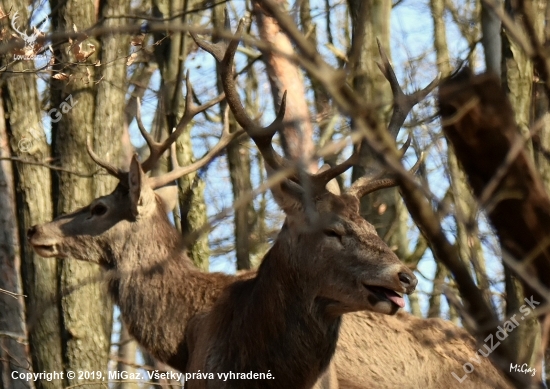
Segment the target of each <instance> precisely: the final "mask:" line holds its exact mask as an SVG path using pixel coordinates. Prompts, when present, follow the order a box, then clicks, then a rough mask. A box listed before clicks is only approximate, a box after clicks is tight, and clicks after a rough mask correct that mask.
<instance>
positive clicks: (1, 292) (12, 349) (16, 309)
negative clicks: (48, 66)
mask: <svg viewBox="0 0 550 389" xmlns="http://www.w3.org/2000/svg"><path fill="white" fill-rule="evenodd" d="M0 117H5V116H4V109H3V106H2V105H0ZM10 155H11V151H10V146H9V142H8V133H7V131H6V122H5V121H1V122H0V158H6V157H10ZM20 247H21V246H20V242H19V234H18V225H17V218H16V203H15V186H14V175H13V169H12V164H11V162H10V161H2V160H0V388H1V389H31V388H34V383H33V382H32V381H27V380H18V379H12V372H16V374H20V373H26V372H28V371H32V362H31V357H30V353H29V348H28V341H27V333H26V331H27V329H26V325H25V302H24V300H23V297H22V296H23V288H22V283H21V251H20ZM8 293H9V294H8Z"/></svg>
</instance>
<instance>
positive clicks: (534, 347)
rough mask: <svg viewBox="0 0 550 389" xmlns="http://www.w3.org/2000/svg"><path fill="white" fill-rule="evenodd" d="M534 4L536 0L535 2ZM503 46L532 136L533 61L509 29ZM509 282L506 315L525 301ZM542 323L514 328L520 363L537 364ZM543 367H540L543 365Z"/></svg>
mask: <svg viewBox="0 0 550 389" xmlns="http://www.w3.org/2000/svg"><path fill="white" fill-rule="evenodd" d="M512 3H513V2H510V1H509V0H506V1H505V8H506V11H507V12H508V14H509V15H510V16H511V17H512V18H513V19H516V21H519V18H518V17H517V15H516V14H515V12H514V9H513V4H512ZM532 3H533V4H534V3H535V2H532ZM516 26H517V28H520V29H521V28H522V26H521V23H519V22H518V23H516ZM502 45H503V66H502V84H503V87H504V89H505V90H506V91H507V93H508V98H509V99H510V102H511V103H512V107H513V108H514V113H515V119H516V123H517V124H518V127H519V131H520V133H521V134H522V135H523V136H525V137H529V131H530V126H531V124H532V119H533V116H532V104H533V101H532V96H533V95H532V93H533V82H534V78H533V77H534V74H533V63H532V62H531V61H530V60H529V58H528V57H527V55H526V54H525V53H524V52H523V50H522V49H520V48H519V47H518V46H517V44H516V43H515V42H514V40H513V39H511V38H510V37H509V36H508V35H507V33H506V31H504V33H503V34H502ZM532 146H533V145H532V143H531V142H528V143H527V148H528V151H529V154H530V155H531V156H533V155H534V154H532V153H533V147H532ZM505 275H506V277H505V281H506V292H507V294H506V295H507V299H506V314H507V315H513V314H514V313H517V312H518V309H519V307H520V306H521V305H522V304H523V297H524V291H523V287H522V286H521V284H520V283H519V281H518V280H517V279H516V277H515V276H514V275H512V273H511V272H509V271H506V272H505ZM540 340H541V339H540V325H539V322H538V320H537V319H536V317H529V318H527V319H526V320H525V322H524V324H522V325H521V326H520V327H519V328H518V330H517V331H514V332H513V333H512V334H511V336H510V340H508V342H511V343H512V345H511V346H512V347H511V349H512V350H515V351H516V355H517V357H516V358H517V361H518V362H517V363H527V364H528V365H529V366H535V363H536V357H537V352H538V350H539V348H540ZM539 370H540V368H539Z"/></svg>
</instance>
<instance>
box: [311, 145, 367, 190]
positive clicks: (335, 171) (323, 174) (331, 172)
mask: <svg viewBox="0 0 550 389" xmlns="http://www.w3.org/2000/svg"><path fill="white" fill-rule="evenodd" d="M360 153H361V147H360V144H359V145H358V146H357V147H356V148H355V150H354V151H353V153H352V154H351V155H350V157H349V158H348V159H346V160H345V161H344V162H342V163H340V164H338V165H336V166H334V167H332V168H330V169H326V170H324V171H321V170H320V171H319V172H318V173H317V174H314V175H312V177H311V180H312V181H313V187H314V188H315V189H317V190H322V188H324V187H325V186H326V184H327V183H328V182H329V181H330V180H332V179H333V178H336V177H338V176H339V175H340V174H342V173H344V172H345V171H346V170H348V169H349V168H350V167H352V166H353V165H356V164H357V163H358V162H359V155H360Z"/></svg>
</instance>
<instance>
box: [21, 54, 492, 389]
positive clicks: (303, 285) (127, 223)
mask: <svg viewBox="0 0 550 389" xmlns="http://www.w3.org/2000/svg"><path fill="white" fill-rule="evenodd" d="M235 47H236V46H235ZM226 69H228V72H227V74H231V69H230V66H226ZM189 91H190V85H189V83H188V98H187V105H186V113H185V115H184V118H182V120H181V122H180V124H179V125H178V127H177V129H176V131H174V133H172V135H171V136H170V137H169V138H168V139H167V140H166V141H165V142H163V143H161V144H157V143H155V142H154V141H153V140H152V139H151V138H150V136H149V134H148V133H147V132H146V131H145V129H144V128H143V126H142V125H141V123H140V125H139V127H140V130H141V132H142V134H143V136H144V137H145V138H146V140H147V143H148V145H149V147H150V149H151V155H150V157H149V158H148V159H147V160H146V161H145V162H143V163H142V164H140V163H139V162H138V160H137V159H136V158H134V159H133V160H132V163H131V166H130V170H129V172H125V171H121V170H119V169H117V168H115V167H113V166H111V165H109V164H107V163H105V162H102V161H101V160H100V159H99V158H98V157H97V156H96V155H95V154H94V153H93V152H92V151H91V149H89V153H90V155H91V157H92V158H93V159H94V160H95V161H96V162H97V163H98V164H100V165H101V166H103V167H104V168H105V169H106V170H107V171H108V172H109V173H110V174H112V175H114V176H116V177H117V178H118V179H119V184H118V186H117V187H116V189H115V190H114V191H113V192H112V193H111V194H110V195H108V196H103V197H100V198H98V199H96V200H94V201H93V202H92V203H91V204H90V205H88V206H87V207H84V208H82V209H80V210H78V211H76V212H74V213H71V214H69V215H64V216H61V217H58V218H57V219H55V220H54V221H52V222H50V223H47V224H44V225H40V226H34V227H32V228H31V229H29V232H28V239H29V242H30V243H31V245H32V246H33V248H34V249H35V250H36V251H37V253H39V254H40V255H42V256H45V257H73V258H77V259H81V260H85V261H90V262H95V263H98V264H99V265H101V266H102V267H103V268H105V269H106V270H108V271H109V274H110V277H109V287H110V292H111V295H112V296H113V298H114V299H115V301H116V303H117V304H118V305H119V306H120V309H121V312H122V317H123V319H124V321H125V323H126V324H127V325H128V327H129V331H130V332H131V334H132V335H133V336H134V337H135V338H136V339H137V340H138V342H140V343H141V344H142V345H143V346H144V347H145V348H146V349H147V350H148V351H150V352H151V353H152V354H153V355H155V356H156V357H157V358H159V359H160V360H161V361H164V362H166V363H168V364H169V365H171V366H173V367H175V368H177V369H179V370H181V371H186V372H193V370H195V371H196V370H198V369H201V372H203V373H204V372H213V373H214V372H216V373H217V372H221V373H229V371H232V372H234V373H235V372H248V371H250V370H252V371H253V372H256V373H266V372H267V371H268V370H269V371H270V373H271V376H272V377H275V379H274V380H263V381H259V382H258V381H241V380H238V381H234V380H233V381H226V382H223V379H222V381H221V382H219V381H218V382H216V381H215V380H206V381H205V380H202V381H201V380H195V381H190V382H188V383H187V386H188V387H191V388H192V387H194V386H198V387H201V386H203V387H208V385H210V386H211V387H216V388H218V387H220V388H224V387H239V388H247V387H262V388H264V387H266V388H269V387H273V388H275V387H276V388H282V387H293V388H306V387H311V386H312V385H313V383H314V381H315V379H316V377H317V376H318V375H319V374H320V373H321V372H323V370H324V369H325V368H326V366H327V365H328V362H329V360H330V357H331V355H332V353H333V352H334V348H335V347H336V358H335V362H336V366H337V375H338V380H339V382H340V387H341V388H346V387H348V388H352V387H363V388H367V387H368V388H375V387H379V388H393V387H403V388H416V387H419V386H422V387H428V388H435V387H442V386H443V385H444V386H447V387H453V386H456V387H458V382H456V384H455V382H454V381H456V380H455V378H453V376H452V375H451V373H452V372H456V374H457V375H459V376H462V375H463V374H461V373H462V370H461V369H462V364H463V363H465V362H468V361H469V358H470V357H473V356H475V352H474V351H473V343H472V339H471V338H470V337H469V336H468V335H467V334H466V333H465V332H464V331H463V330H460V329H458V328H457V327H454V326H452V325H451V324H448V323H445V322H443V321H440V320H432V321H422V320H420V319H416V318H413V317H411V316H410V315H398V316H397V317H395V316H385V315H378V314H373V313H356V314H351V315H345V318H344V320H343V323H342V325H341V326H340V327H341V331H340V332H341V336H340V341H339V342H338V344H337V345H336V339H337V337H338V328H339V323H340V316H341V315H342V313H345V312H351V311H355V310H362V309H371V310H373V311H378V312H383V313H395V311H396V310H397V308H398V307H399V306H402V304H403V300H402V298H401V297H400V296H399V295H398V294H396V293H395V290H397V291H401V292H410V291H411V290H412V289H413V288H414V285H415V283H416V281H415V279H414V276H413V275H412V273H411V272H410V271H409V270H408V269H406V268H405V267H404V266H403V265H402V264H400V263H399V261H398V260H397V258H396V257H395V255H394V254H393V253H392V252H391V250H389V248H388V247H387V246H386V245H385V244H384V243H383V242H382V241H381V240H380V238H379V237H378V236H376V234H375V232H374V229H373V228H372V226H371V225H369V224H368V223H366V222H365V221H364V220H363V219H361V218H360V216H359V214H358V207H357V204H358V200H357V198H358V197H360V195H362V194H365V193H367V192H368V191H372V190H376V189H377V188H378V187H380V184H383V185H382V186H386V185H387V184H388V181H374V182H372V181H370V182H369V181H367V180H362V181H361V182H359V183H358V184H356V185H355V186H353V187H352V188H350V190H349V191H348V193H347V194H344V195H341V196H338V195H335V194H332V193H330V192H328V191H327V190H325V186H324V184H326V183H327V182H328V181H329V180H330V179H331V178H332V177H335V176H336V175H338V174H340V173H341V172H342V171H343V169H344V168H346V167H349V166H350V165H351V162H353V161H352V160H348V161H346V162H345V163H344V164H342V165H339V166H337V167H336V168H334V169H330V170H328V173H327V171H325V172H321V173H319V174H318V175H316V176H313V177H311V178H309V179H308V178H306V180H305V181H304V182H303V183H302V182H300V181H299V180H298V179H297V178H298V177H293V178H294V179H295V181H298V182H293V181H291V180H289V181H285V182H283V183H282V184H281V185H280V186H279V187H277V188H275V189H274V194H275V197H276V198H277V200H278V201H279V203H280V204H281V206H282V207H283V209H284V210H285V212H286V213H287V221H286V223H285V227H283V230H282V231H281V234H280V235H279V237H278V239H277V242H276V243H275V245H274V247H273V248H272V249H271V250H270V252H269V253H268V254H267V255H266V257H265V259H264V262H263V264H262V265H261V267H260V269H259V270H258V275H257V276H256V277H254V273H253V272H248V273H245V274H243V275H241V276H238V277H236V276H229V275H224V274H219V273H208V274H206V273H202V272H200V271H199V270H197V269H196V268H195V267H194V266H193V264H192V263H191V261H190V260H189V259H188V258H187V256H186V255H185V252H184V250H183V243H184V242H183V239H182V237H181V235H180V234H179V233H178V231H177V230H176V229H175V228H174V227H173V226H172V225H171V223H170V222H169V220H168V218H167V216H166V212H167V210H170V209H171V208H172V207H173V205H174V204H175V199H176V197H175V191H174V190H173V188H172V187H166V186H164V185H165V184H167V183H169V182H171V181H173V180H174V179H175V178H177V177H179V176H182V175H185V174H188V173H190V172H192V171H194V170H196V169H198V168H200V167H202V166H204V165H205V164H207V163H208V162H209V161H210V160H211V158H213V157H214V156H215V155H216V154H217V153H219V151H220V150H221V149H222V148H223V147H224V146H225V145H227V143H228V142H229V141H231V140H232V139H234V138H235V137H236V136H238V134H229V132H228V131H227V129H225V130H224V133H223V135H222V137H221V139H220V142H219V143H218V145H216V147H214V148H213V149H212V150H211V151H210V152H209V153H208V154H207V155H205V157H203V158H201V159H200V160H199V161H197V162H196V163H194V164H192V165H190V166H187V167H179V168H176V169H175V170H174V171H172V172H170V173H168V174H166V175H164V176H161V177H151V178H150V177H147V176H146V175H145V173H146V172H147V171H149V170H151V168H152V167H153V165H154V164H155V163H156V161H157V160H158V158H159V157H160V155H162V153H163V152H164V151H165V150H166V149H168V148H169V147H170V144H171V143H172V142H173V141H174V140H175V139H176V138H177V137H178V136H179V134H181V131H183V129H184V128H185V127H186V125H187V124H188V123H189V122H190V120H191V118H192V117H193V116H194V115H195V114H196V113H198V112H201V111H202V110H204V109H206V108H208V107H209V106H211V105H213V104H215V102H212V103H209V104H207V105H205V106H202V107H195V106H194V105H193V102H192V100H191V98H190V96H192V93H189ZM229 91H234V89H229ZM233 101H234V102H235V100H233ZM239 104H240V103H239ZM231 105H232V108H233V109H234V110H236V112H237V113H238V109H239V107H238V106H237V105H236V104H231ZM280 119H282V113H281V117H280V118H279V120H278V121H276V123H275V125H273V126H271V128H273V129H276V127H277V125H278V123H279V122H280ZM248 129H249V130H250V127H248ZM251 133H253V131H251ZM254 135H255V139H254V140H255V141H256V142H258V143H259V145H262V150H263V152H262V154H263V155H264V157H265V158H266V160H267V161H268V162H269V163H270V164H271V165H272V166H282V165H283V164H284V163H285V162H284V161H283V160H282V159H281V158H280V157H279V156H278V155H277V154H276V153H274V152H273V151H272V148H271V147H268V148H266V143H265V140H263V139H259V138H258V136H257V133H256V134H254ZM262 136H263V133H262ZM270 139H271V138H270ZM270 139H269V142H270ZM262 142H263V143H262ZM346 165H347V166H346ZM305 190H308V191H310V192H309V193H315V195H316V196H315V197H311V196H310V197H304V196H303V194H304V193H303V192H304V191H305ZM304 207H305V208H306V211H307V212H306V211H305V210H304ZM312 215H313V216H314V218H316V223H315V225H313V224H312V223H311V221H310V220H309V218H311V217H312ZM428 322H429V323H430V324H431V325H424V323H428ZM438 335H439V336H438ZM448 337H451V339H447V338H448ZM214 339H216V341H214ZM390 339H393V342H392V343H394V344H395V348H396V349H395V350H393V349H392V347H388V341H389V340H390ZM190 361H191V363H190ZM425 364H429V366H425ZM481 365H482V366H481V367H479V368H478V369H477V370H476V372H474V373H473V374H472V375H470V376H469V377H468V380H466V381H464V382H463V384H462V385H460V387H474V386H469V385H472V384H473V385H475V387H499V385H497V384H494V385H493V384H491V382H495V383H498V382H502V381H501V379H500V377H499V376H498V373H497V372H496V370H495V369H494V368H493V367H492V365H490V364H488V362H487V361H483V360H482V361H481ZM409 366H410V369H409ZM422 369H425V370H424V371H423V370H422ZM333 372H334V371H332V373H333ZM480 377H481V378H480ZM215 378H217V377H215ZM485 380H487V381H485ZM331 381H332V382H331ZM325 384H328V385H331V386H322V385H325ZM336 385H337V384H336V383H335V382H334V377H329V378H328V379H325V380H324V381H320V382H319V383H318V386H317V387H319V388H321V387H330V388H331V389H333V388H336V387H337V386H336ZM484 385H485V386H484ZM487 385H489V386H487Z"/></svg>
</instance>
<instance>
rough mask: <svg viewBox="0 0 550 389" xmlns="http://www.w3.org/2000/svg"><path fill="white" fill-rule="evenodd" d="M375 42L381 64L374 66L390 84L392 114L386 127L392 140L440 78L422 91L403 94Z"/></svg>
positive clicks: (382, 52)
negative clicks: (413, 109)
mask: <svg viewBox="0 0 550 389" xmlns="http://www.w3.org/2000/svg"><path fill="white" fill-rule="evenodd" d="M376 42H377V43H378V51H379V52H380V59H381V60H382V63H379V62H377V63H376V64H377V65H378V68H379V69H380V71H381V72H382V74H383V75H384V77H386V80H388V82H389V83H390V87H391V90H392V95H393V113H392V116H391V119H390V123H389V125H388V131H389V132H390V134H391V135H392V136H393V137H394V138H396V137H397V134H398V133H399V130H400V129H401V126H403V123H405V119H406V118H407V116H408V115H409V112H410V111H411V109H412V108H413V107H414V106H415V105H416V104H418V103H419V102H420V101H422V99H424V97H426V96H427V95H428V93H430V92H431V91H432V90H433V89H434V88H435V87H436V86H437V85H438V84H439V81H440V76H439V75H437V77H436V78H435V79H434V80H433V81H432V82H430V83H429V84H428V86H426V87H425V88H424V89H421V90H419V91H416V92H414V93H411V94H408V95H407V94H405V93H404V92H403V89H401V86H400V85H399V82H398V81H397V77H396V76H395V72H394V71H393V68H392V66H391V64H390V60H389V59H388V56H387V55H386V52H385V50H384V48H383V47H382V45H381V43H380V40H378V39H376Z"/></svg>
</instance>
